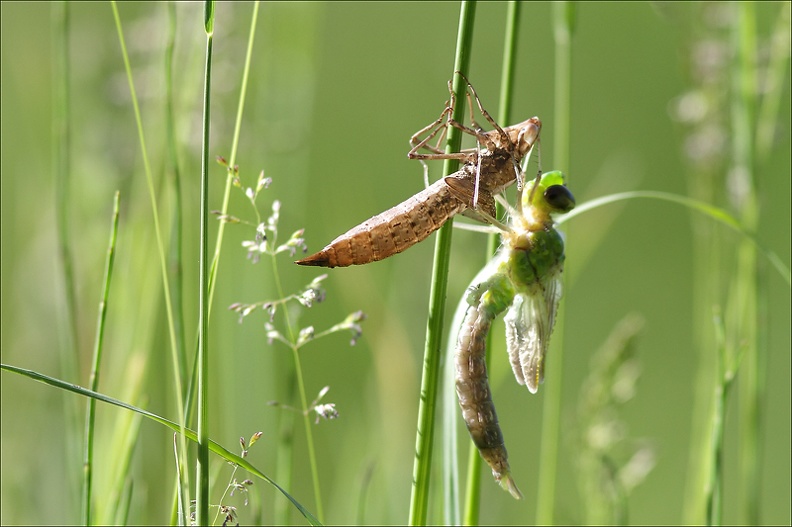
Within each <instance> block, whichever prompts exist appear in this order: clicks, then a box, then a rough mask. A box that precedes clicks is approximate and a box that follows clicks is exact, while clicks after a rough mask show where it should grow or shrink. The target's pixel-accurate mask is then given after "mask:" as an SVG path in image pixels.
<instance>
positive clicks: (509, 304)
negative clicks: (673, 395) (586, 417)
mask: <svg viewBox="0 0 792 527" xmlns="http://www.w3.org/2000/svg"><path fill="white" fill-rule="evenodd" d="M530 187H531V188H530V191H527V192H526V190H527V189H523V192H522V194H521V196H520V199H519V200H518V201H517V209H516V210H511V211H510V216H511V219H510V222H509V224H508V225H504V224H502V223H500V222H498V221H497V220H496V219H494V218H489V221H490V222H491V223H492V224H493V225H494V226H496V227H497V228H498V229H500V231H501V237H502V239H503V243H502V245H501V248H500V250H499V251H498V254H497V255H496V256H495V258H494V259H493V261H492V262H491V263H490V265H488V266H487V267H485V269H484V270H483V271H482V272H481V273H479V276H477V277H476V278H475V279H474V281H473V284H472V285H471V286H470V287H469V288H468V289H467V292H466V294H465V300H466V302H467V304H468V307H467V310H466V311H465V316H464V319H463V322H462V325H461V328H460V330H459V333H458V338H457V343H456V349H455V355H454V360H455V370H456V371H455V373H456V392H457V398H458V400H459V405H460V407H461V409H462V416H463V418H464V420H465V424H466V426H467V429H468V432H469V434H470V437H471V439H472V440H473V442H474V444H475V445H476V447H477V448H478V450H479V452H480V454H481V456H482V458H483V459H484V460H485V461H486V462H487V464H488V465H489V466H490V468H491V469H492V474H493V476H494V477H495V480H496V481H497V482H498V483H499V484H500V485H501V486H502V487H503V488H504V489H505V490H508V491H509V492H510V493H511V494H512V496H514V497H515V498H517V499H520V498H521V497H522V494H521V493H520V491H519V489H518V488H517V485H516V484H515V483H514V480H513V478H512V477H511V473H510V472H511V471H510V468H509V461H508V454H507V452H506V446H505V443H504V440H503V434H502V432H501V429H500V426H499V425H498V416H497V413H496V411H495V405H494V403H493V402H492V394H491V392H490V388H489V382H488V379H487V366H486V361H485V359H486V349H485V340H486V337H487V333H489V330H490V327H491V325H492V321H493V320H494V319H495V318H496V317H497V316H498V315H500V314H501V313H503V312H504V311H507V310H508V311H507V313H506V316H505V317H504V322H505V325H506V347H507V349H508V352H509V359H510V362H511V366H512V370H513V371H514V376H515V377H516V378H517V382H518V383H520V384H521V385H525V386H526V387H527V388H528V391H530V392H531V393H536V391H537V390H538V389H539V385H540V384H541V383H542V381H543V380H544V366H545V355H546V354H547V348H548V345H549V341H550V334H551V333H552V331H553V325H554V323H555V316H556V312H557V309H558V304H559V301H560V299H561V272H562V270H563V264H564V240H563V238H562V236H561V234H560V233H559V232H558V231H557V230H556V229H555V228H554V221H553V218H552V216H553V215H554V214H557V213H564V212H569V211H570V210H572V209H573V208H574V206H575V198H574V197H573V195H572V193H571V192H570V191H569V189H567V187H566V185H565V182H564V175H563V174H562V173H561V172H558V171H553V172H547V173H544V174H540V175H538V176H537V177H536V179H534V181H533V184H531V185H530Z"/></svg>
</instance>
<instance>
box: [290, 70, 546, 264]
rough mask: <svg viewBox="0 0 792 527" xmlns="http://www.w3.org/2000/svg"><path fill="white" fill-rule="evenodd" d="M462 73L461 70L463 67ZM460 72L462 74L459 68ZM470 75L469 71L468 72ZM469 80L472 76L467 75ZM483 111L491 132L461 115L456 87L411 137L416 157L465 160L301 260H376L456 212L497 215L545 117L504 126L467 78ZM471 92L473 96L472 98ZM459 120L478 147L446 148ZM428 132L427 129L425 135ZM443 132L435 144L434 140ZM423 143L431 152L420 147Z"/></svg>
mask: <svg viewBox="0 0 792 527" xmlns="http://www.w3.org/2000/svg"><path fill="white" fill-rule="evenodd" d="M457 73H459V72H457ZM459 75H462V74H461V73H459ZM462 78H463V79H464V76H463V77H462ZM465 81H466V82H467V79H465ZM467 87H468V88H469V89H470V92H472V93H473V96H474V97H475V100H476V104H477V106H478V109H479V111H480V112H481V114H482V115H483V116H484V118H485V119H486V120H487V121H488V122H489V123H490V124H491V125H492V127H493V128H494V130H491V131H489V132H485V131H484V130H483V129H482V128H481V127H480V126H479V125H478V124H476V122H475V121H474V120H473V108H472V104H469V105H468V106H469V107H470V120H471V126H470V127H468V126H465V125H463V124H461V123H459V122H457V121H455V120H454V119H453V118H452V117H451V115H452V114H453V110H454V104H455V100H454V93H453V91H451V82H449V83H448V88H449V91H450V92H451V98H450V100H449V102H448V103H447V104H446V108H445V109H444V110H443V112H442V113H441V114H440V117H438V118H437V120H436V121H434V122H433V123H431V124H430V125H428V126H426V127H425V128H423V129H422V130H419V131H418V132H417V133H416V134H415V135H413V136H412V138H411V139H410V144H411V145H413V147H412V149H411V150H410V152H409V153H408V154H407V155H408V157H409V158H410V159H420V160H422V162H423V160H424V159H426V160H429V159H459V160H460V161H462V162H463V163H464V164H463V166H462V168H460V169H459V170H458V171H457V172H455V173H453V174H451V175H449V176H446V177H445V178H443V179H440V180H438V181H436V182H435V183H434V184H432V185H429V186H428V187H427V188H425V189H424V190H422V191H421V192H419V193H418V194H415V195H414V196H412V197H411V198H409V199H407V200H406V201H404V202H402V203H400V204H399V205H396V206H395V207H393V208H391V209H388V210H386V211H385V212H382V213H381V214H378V215H376V216H374V217H372V218H369V219H368V220H366V221H365V222H363V223H361V224H360V225H358V226H357V227H354V228H352V229H351V230H349V231H347V232H346V233H344V234H342V235H341V236H339V237H338V238H336V239H335V240H333V241H332V242H330V244H328V245H327V246H326V247H325V248H324V249H322V250H321V251H319V252H318V253H316V254H313V255H311V256H308V257H306V258H303V259H302V260H298V261H297V262H295V263H297V264H300V265H318V266H322V267H345V266H348V265H362V264H367V263H369V262H375V261H378V260H382V259H384V258H387V257H388V256H392V255H394V254H398V253H400V252H402V251H404V250H405V249H408V248H410V247H412V246H413V245H415V244H416V243H418V242H420V241H422V240H424V239H425V238H426V237H428V236H429V235H430V234H432V233H433V232H434V231H436V230H437V229H439V228H440V227H442V225H443V224H444V223H445V222H446V221H447V220H448V219H449V218H450V217H452V216H453V215H455V214H457V213H460V212H461V213H463V214H465V215H466V216H469V217H471V218H474V219H477V220H479V221H487V218H491V217H494V216H495V199H494V196H495V195H497V194H499V193H500V192H501V191H503V190H504V189H505V188H506V187H508V186H509V185H511V184H512V183H514V182H515V181H520V182H521V181H522V171H521V169H520V162H521V161H522V159H523V158H524V157H525V156H526V155H528V154H529V153H530V152H531V149H532V148H533V145H534V143H536V142H538V140H539V131H540V129H541V127H542V123H541V121H539V118H537V117H532V118H530V119H528V120H527V121H523V122H522V123H519V124H515V125H512V126H507V127H506V128H501V127H500V126H498V124H497V123H496V122H495V121H494V120H493V119H492V117H491V116H490V114H489V113H488V112H487V111H486V110H484V108H483V107H482V105H481V101H480V100H479V98H478V95H477V94H476V91H475V89H474V88H473V86H472V85H471V84H470V82H467ZM470 92H466V93H468V100H470ZM449 126H453V127H455V128H458V129H459V130H461V131H463V132H465V133H467V134H470V135H472V136H474V137H475V138H476V142H477V145H478V146H477V147H476V148H470V149H466V150H462V151H460V152H452V153H444V152H443V150H441V149H440V144H441V142H442V141H443V139H444V138H445V136H446V133H447V132H448V127H449ZM423 134H427V136H426V137H425V138H424V139H421V136H422V135H423ZM434 138H437V142H436V144H435V145H432V144H430V141H432V139H434ZM421 149H425V150H428V151H429V152H430V153H428V154H427V153H419V152H418V151H419V150H421Z"/></svg>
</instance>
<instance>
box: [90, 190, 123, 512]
mask: <svg viewBox="0 0 792 527" xmlns="http://www.w3.org/2000/svg"><path fill="white" fill-rule="evenodd" d="M119 196H120V193H119V192H118V191H116V193H115V198H114V199H113V218H112V221H111V225H110V242H109V243H108V247H107V258H106V259H105V270H104V280H103V285H102V299H101V300H100V302H99V315H98V318H97V322H96V339H95V341H94V352H93V361H92V365H91V378H90V381H89V387H90V389H91V390H92V391H94V392H96V391H99V370H100V368H101V365H102V343H103V342H104V330H105V319H106V315H107V302H108V295H109V293H110V280H111V279H112V277H113V261H114V260H115V248H116V236H117V234H118V210H119V201H120V197H119ZM95 418H96V399H94V398H93V397H91V398H89V399H88V411H87V412H86V415H85V450H84V452H83V504H82V505H83V510H82V524H83V525H91V501H92V500H91V496H92V494H93V493H92V483H93V446H94V432H95V428H94V425H95V421H96V420H95Z"/></svg>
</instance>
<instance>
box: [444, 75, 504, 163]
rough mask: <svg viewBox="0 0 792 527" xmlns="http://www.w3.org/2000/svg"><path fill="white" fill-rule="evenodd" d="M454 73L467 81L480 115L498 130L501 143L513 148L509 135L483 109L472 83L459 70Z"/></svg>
mask: <svg viewBox="0 0 792 527" xmlns="http://www.w3.org/2000/svg"><path fill="white" fill-rule="evenodd" d="M456 73H457V74H458V75H459V76H460V77H462V78H463V79H464V81H465V83H467V85H468V88H470V91H471V92H472V93H473V97H474V98H475V99H476V105H477V106H478V109H479V111H480V112H481V115H483V116H484V118H485V119H486V120H487V122H488V123H489V124H491V125H492V127H493V128H494V129H495V130H497V131H498V135H499V136H500V138H501V143H502V144H504V145H509V149H513V148H514V146H513V145H512V144H511V140H510V139H509V135H508V134H507V133H506V132H504V131H503V128H501V127H500V125H499V124H498V123H496V122H495V119H493V118H492V116H491V115H490V113H489V112H488V111H487V110H485V109H484V106H482V104H481V99H479V96H478V93H476V89H475V88H474V87H473V85H472V84H470V81H469V80H468V79H467V77H465V76H464V75H463V74H462V72H461V71H457V72H456ZM471 106H472V105H471ZM471 121H473V119H472V115H471ZM474 122H475V121H474Z"/></svg>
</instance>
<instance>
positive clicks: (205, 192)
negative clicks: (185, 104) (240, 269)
mask: <svg viewBox="0 0 792 527" xmlns="http://www.w3.org/2000/svg"><path fill="white" fill-rule="evenodd" d="M214 7H215V6H214V1H212V0H209V1H207V2H205V3H204V28H205V30H206V65H205V70H204V107H203V140H202V145H201V234H200V244H201V247H200V256H199V262H200V264H199V284H198V287H199V299H198V302H199V309H200V313H199V315H198V320H199V334H198V466H197V470H196V484H197V486H198V489H197V492H196V495H197V502H196V504H195V510H196V521H197V524H198V525H209V521H210V520H209V392H208V390H209V346H208V342H207V337H208V332H209V324H208V320H207V317H208V314H209V297H208V293H209V265H208V264H209V250H208V246H209V232H208V220H209V120H210V112H209V111H210V108H211V105H210V100H211V93H212V43H213V35H214Z"/></svg>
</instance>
